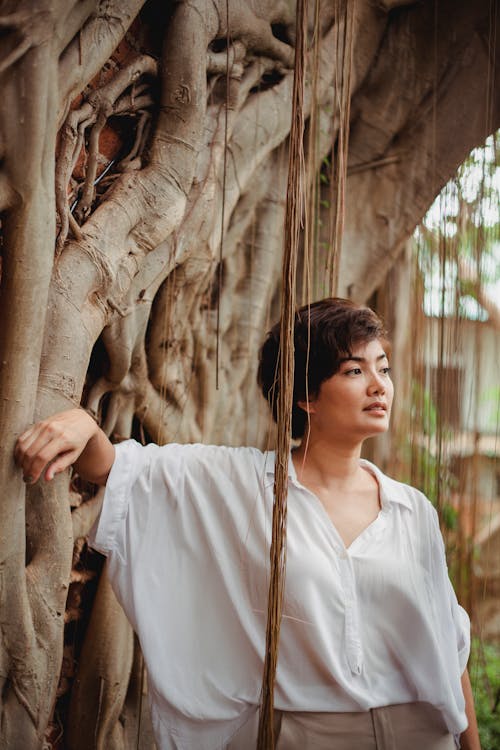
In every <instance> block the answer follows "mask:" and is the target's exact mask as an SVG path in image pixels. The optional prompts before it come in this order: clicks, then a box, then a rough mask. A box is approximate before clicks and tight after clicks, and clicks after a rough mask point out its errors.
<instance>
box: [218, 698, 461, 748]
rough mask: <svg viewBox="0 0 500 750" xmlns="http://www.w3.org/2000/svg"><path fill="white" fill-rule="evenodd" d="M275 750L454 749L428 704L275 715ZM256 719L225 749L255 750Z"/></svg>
mask: <svg viewBox="0 0 500 750" xmlns="http://www.w3.org/2000/svg"><path fill="white" fill-rule="evenodd" d="M275 720H276V723H275V726H276V738H277V739H276V750H455V741H454V739H453V735H451V734H450V733H449V731H448V729H447V728H446V725H445V723H444V720H443V717H442V715H441V713H440V712H439V711H438V710H437V709H436V708H434V707H433V706H431V705H430V704H429V703H401V704H399V705H395V706H384V707H383V708H373V709H371V710H370V711H360V712H349V713H316V712H311V711H305V712H289V711H275ZM257 725H258V716H257V715H256V716H254V717H252V719H251V720H250V721H248V722H247V723H246V724H245V726H244V727H242V729H241V730H240V731H239V732H238V734H237V735H236V736H235V737H233V739H232V740H231V742H230V743H229V745H228V746H227V750H254V749H255V743H256V739H257Z"/></svg>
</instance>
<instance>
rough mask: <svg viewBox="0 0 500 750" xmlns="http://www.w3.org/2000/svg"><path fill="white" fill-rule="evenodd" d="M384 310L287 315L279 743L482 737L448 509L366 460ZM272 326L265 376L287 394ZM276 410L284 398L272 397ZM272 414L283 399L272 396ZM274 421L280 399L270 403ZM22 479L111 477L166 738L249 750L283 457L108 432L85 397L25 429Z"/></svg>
mask: <svg viewBox="0 0 500 750" xmlns="http://www.w3.org/2000/svg"><path fill="white" fill-rule="evenodd" d="M384 335H385V334H384V330H383V327H382V324H381V321H380V320H379V319H378V318H377V316H376V315H375V313H373V312H372V311H371V310H369V309H368V308H364V307H360V306H358V305H355V304H354V303H352V302H350V301H348V300H341V299H326V300H323V301H321V302H317V303H315V304H313V305H311V306H310V307H304V308H302V309H301V310H299V311H298V313H297V315H296V321H295V331H294V337H295V370H296V374H295V381H294V405H293V413H292V432H293V436H294V437H295V438H297V439H300V441H301V442H300V445H299V447H298V448H296V449H295V450H294V451H293V452H292V457H291V461H290V465H289V489H288V525H287V577H286V589H285V602H284V612H283V621H282V627H281V638H280V652H279V664H278V673H277V680H276V688H275V707H276V709H277V711H276V718H277V733H278V735H279V738H278V745H277V747H278V748H279V750H304V749H305V748H332V747H334V748H336V750H338V749H339V748H340V750H342V749H344V750H345V749H347V748H349V749H351V748H353V749H355V750H375V749H377V750H403V748H404V750H451V748H454V747H455V741H454V738H455V739H457V741H458V738H459V737H461V742H462V747H463V748H465V750H478V748H479V740H478V735H477V727H476V723H475V718H474V710H473V702H472V694H471V689H470V682H469V678H468V675H467V670H466V663H467V657H468V651H469V623H468V618H467V615H466V614H465V612H464V611H463V610H462V609H461V608H460V607H459V606H458V603H457V600H456V597H455V594H454V592H453V589H452V588H451V584H450V582H449V579H448V575H447V569H446V561H445V556H444V548H443V542H442V539H441V535H440V532H439V526H438V522H437V516H436V512H435V510H434V509H433V508H432V506H431V504H430V503H429V502H428V500H427V499H426V498H425V497H424V496H423V495H421V493H419V492H418V491H417V490H415V489H414V488H411V487H408V486H407V485H403V484H401V483H399V482H396V481H394V480H392V479H390V478H389V477H387V476H385V475H384V474H383V473H382V472H381V471H380V470H379V469H378V468H377V467H375V466H374V465H372V464H370V463H369V462H367V461H363V460H361V459H360V453H361V446H362V444H363V441H364V440H365V439H366V438H368V437H371V436H373V435H377V434H379V433H382V432H385V431H386V430H387V428H388V425H389V417H390V411H391V405H392V398H393V386H392V382H391V378H390V374H389V365H388V358H387V351H386V341H385V338H384ZM278 352H279V326H275V327H274V328H273V329H272V330H271V332H270V333H269V335H268V337H267V339H266V341H265V343H264V345H263V347H262V350H261V357H260V365H259V382H260V385H261V387H262V391H263V393H264V396H265V397H266V398H268V400H269V401H270V402H271V401H273V403H275V401H276V388H277V384H276V379H275V373H276V365H277V359H278ZM271 405H272V406H273V404H271ZM273 412H274V408H273ZM274 416H275V412H274ZM16 460H17V462H18V464H19V465H20V466H21V467H22V469H23V473H24V476H25V479H26V481H37V480H38V479H39V477H40V476H41V475H42V473H43V476H44V478H45V480H47V481H50V480H51V479H52V478H53V477H54V475H55V474H56V473H58V472H60V471H63V470H65V469H66V468H67V467H68V466H70V465H71V464H74V465H75V467H76V470H77V471H78V473H79V474H80V475H81V476H82V477H84V478H86V479H88V480H89V481H92V482H96V483H98V484H106V494H105V499H104V504H103V509H102V512H101V516H100V519H99V522H98V524H97V526H96V528H95V529H94V532H93V535H92V539H91V543H92V545H93V546H94V547H96V549H98V550H100V551H102V552H103V553H104V554H106V555H107V556H108V561H109V565H108V571H109V576H110V580H111V583H112V585H113V588H114V590H115V592H116V595H117V597H118V599H119V601H120V602H121V604H122V606H123V607H124V609H125V612H126V613H127V615H128V617H129V619H130V621H131V623H132V625H133V626H134V628H135V630H136V632H137V633H138V635H139V638H140V641H141V645H142V649H143V652H144V656H145V660H146V664H147V668H148V676H149V684H150V699H151V709H152V718H153V724H154V728H155V733H156V737H157V742H158V745H159V748H161V750H166V749H170V748H186V749H188V748H189V749H192V750H204V749H205V748H206V750H215V748H231V749H232V750H243V749H244V748H245V749H246V748H250V747H254V746H255V737H256V725H257V724H256V716H257V707H258V704H259V699H260V687H261V677H262V666H263V654H264V644H265V629H266V611H267V590H268V574H269V570H268V567H269V563H268V560H269V555H268V550H269V544H270V533H271V517H272V503H273V472H274V456H273V454H272V453H270V452H266V453H262V452H260V451H258V450H256V449H253V448H225V447H215V446H203V445H191V446H185V445H175V444H172V445H167V446H162V447H159V446H156V445H148V446H145V447H142V446H140V445H139V444H137V443H135V442H134V441H126V442H125V443H122V444H120V445H118V446H116V447H114V446H113V445H111V443H110V442H109V441H108V439H107V437H106V436H105V435H104V433H103V432H102V431H101V430H100V429H99V428H98V427H97V425H96V424H95V422H94V421H93V420H92V419H91V418H90V417H89V416H88V415H87V414H86V413H85V412H84V411H83V410H80V409H73V410H70V411H68V412H63V413H61V414H58V415H55V416H54V417H52V418H51V419H48V420H45V421H43V422H41V423H39V424H36V425H34V426H33V427H31V428H30V429H29V430H27V431H26V432H25V433H24V434H23V435H21V437H20V438H19V441H18V444H17V447H16Z"/></svg>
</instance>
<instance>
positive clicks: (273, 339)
mask: <svg viewBox="0 0 500 750" xmlns="http://www.w3.org/2000/svg"><path fill="white" fill-rule="evenodd" d="M293 335H294V344H295V375H294V383H293V407H292V437H294V438H300V437H302V436H303V435H304V432H305V429H306V424H307V414H306V412H305V411H304V410H303V409H301V407H300V406H299V405H298V401H305V400H306V398H307V396H309V397H312V398H314V397H315V396H317V395H318V394H319V389H320V387H321V384H322V383H323V382H324V381H325V380H328V378H330V377H331V376H332V375H335V373H336V372H338V370H339V368H340V364H341V360H342V359H344V358H345V357H348V356H350V355H351V354H352V350H353V347H354V346H356V345H358V344H361V343H368V342H370V341H374V340H375V339H383V340H384V343H386V342H387V340H386V332H385V329H384V325H383V323H382V321H381V319H380V318H379V317H378V315H377V314H376V313H374V312H373V310H371V309H370V308H369V307H364V306H362V305H358V304H356V303H355V302H352V301H351V300H348V299H342V298H340V297H328V298H327V299H322V300H320V301H319V302H313V303H312V304H311V305H304V306H303V307H301V308H300V309H299V310H297V312H296V313H295V322H294V333H293ZM279 352H280V323H279V322H278V323H276V325H274V326H273V327H272V328H271V330H270V331H269V333H268V334H267V337H266V339H265V341H264V343H263V345H262V347H261V350H260V354H259V370H258V375H257V380H258V383H259V386H260V388H261V390H262V393H263V395H264V398H265V399H266V400H267V402H268V403H269V406H270V407H271V411H272V414H273V418H274V421H275V422H276V421H277V403H278V389H279V383H278V378H277V373H278V361H279Z"/></svg>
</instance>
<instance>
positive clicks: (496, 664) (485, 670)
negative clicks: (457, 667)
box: [469, 638, 500, 750]
mask: <svg viewBox="0 0 500 750" xmlns="http://www.w3.org/2000/svg"><path fill="white" fill-rule="evenodd" d="M469 673H470V677H471V682H472V690H473V692H474V700H475V704H476V715H477V723H478V726H479V736H480V739H481V748H482V750H498V748H500V648H499V647H498V646H494V645H492V644H487V643H481V641H480V640H479V639H478V638H474V639H473V642H472V650H471V657H470V661H469Z"/></svg>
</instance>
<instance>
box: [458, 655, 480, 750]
mask: <svg viewBox="0 0 500 750" xmlns="http://www.w3.org/2000/svg"><path fill="white" fill-rule="evenodd" d="M462 690H463V693H464V698H465V713H466V716H467V721H468V722H469V726H468V727H467V729H466V730H465V732H462V734H461V735H460V748H461V750H481V744H480V742H479V732H478V730H477V719H476V711H475V709H474V696H473V695H472V687H471V684H470V677H469V670H468V669H465V671H464V673H463V675H462Z"/></svg>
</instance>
